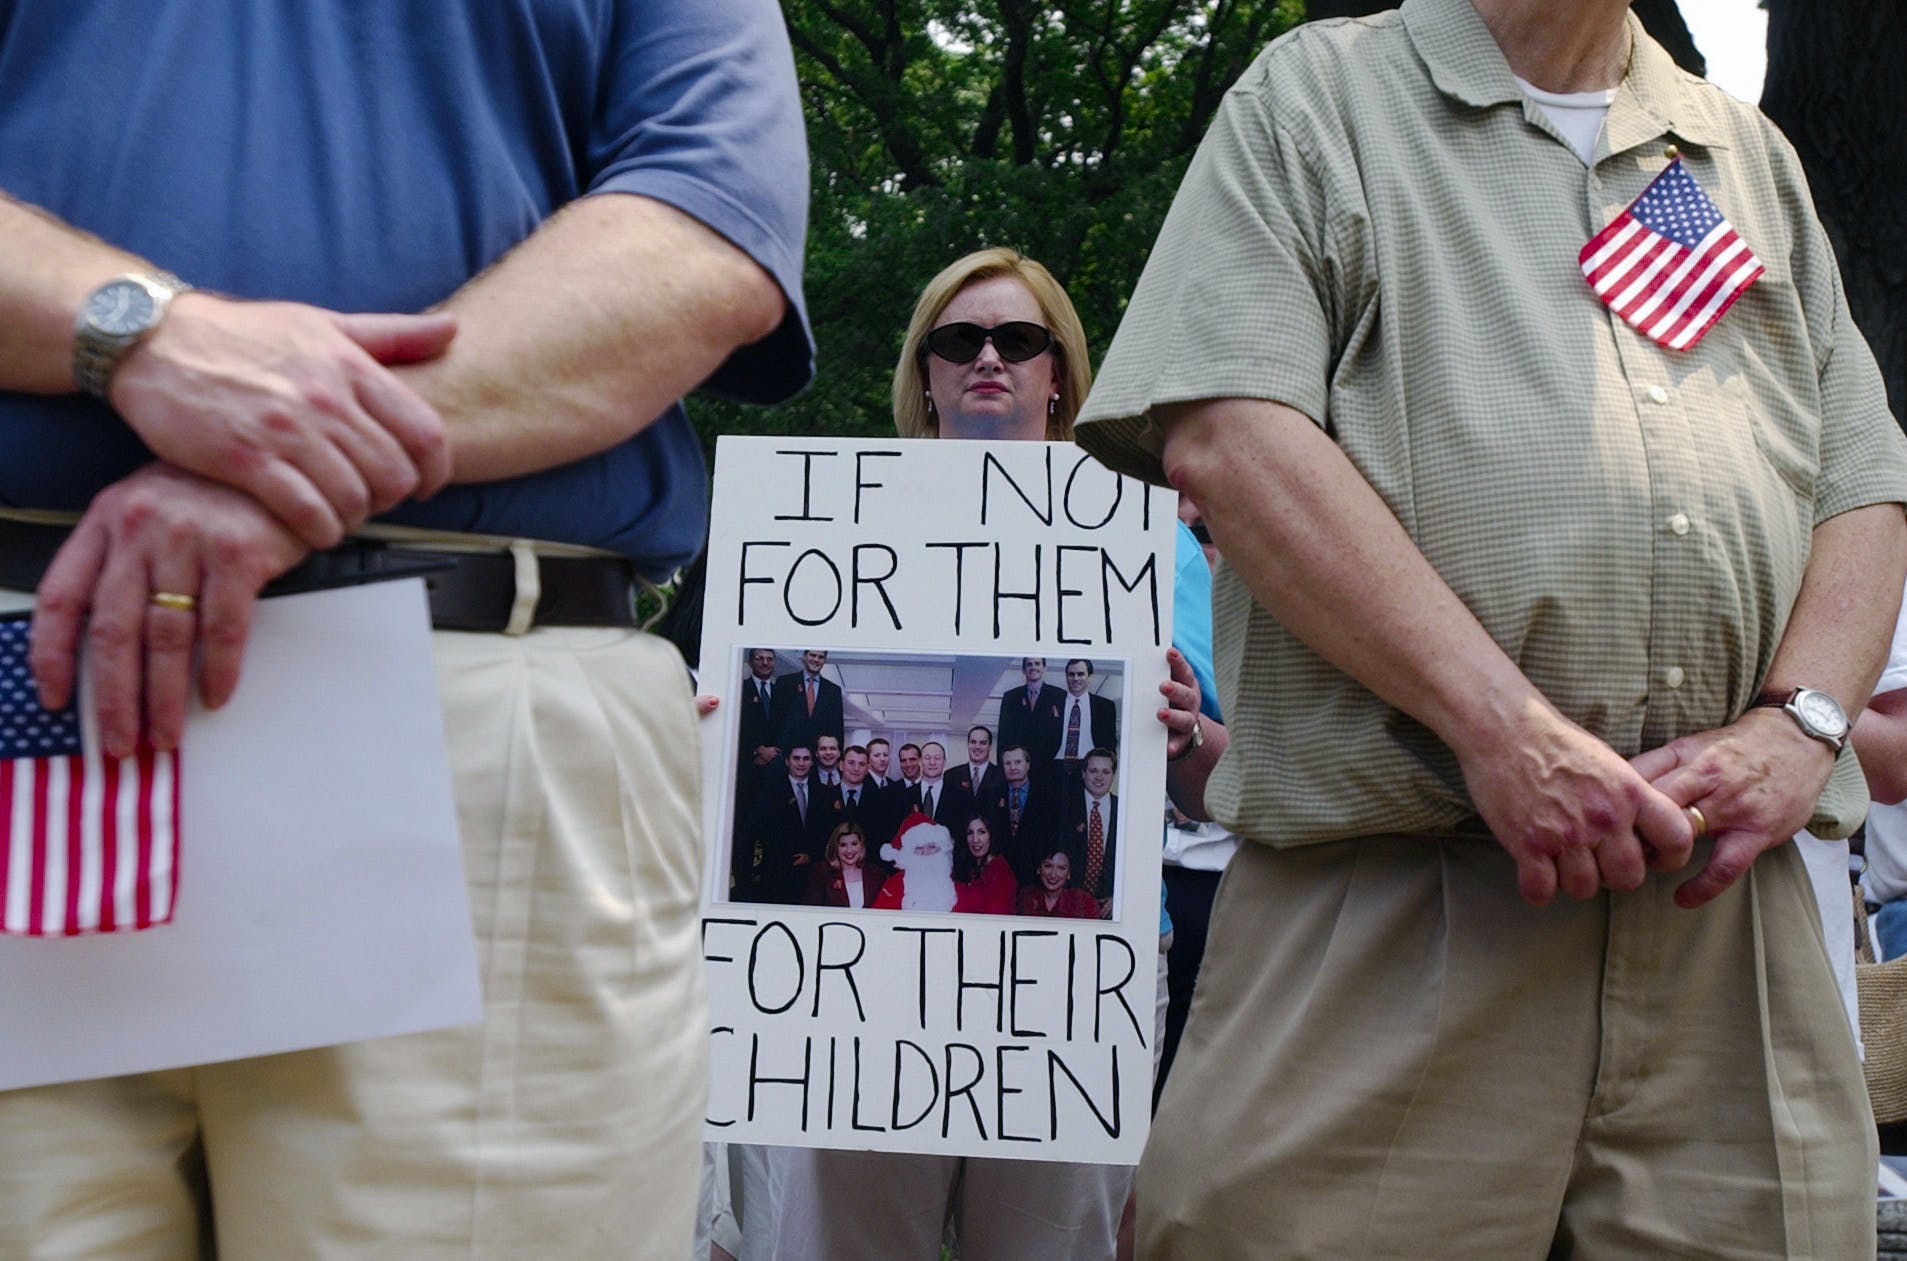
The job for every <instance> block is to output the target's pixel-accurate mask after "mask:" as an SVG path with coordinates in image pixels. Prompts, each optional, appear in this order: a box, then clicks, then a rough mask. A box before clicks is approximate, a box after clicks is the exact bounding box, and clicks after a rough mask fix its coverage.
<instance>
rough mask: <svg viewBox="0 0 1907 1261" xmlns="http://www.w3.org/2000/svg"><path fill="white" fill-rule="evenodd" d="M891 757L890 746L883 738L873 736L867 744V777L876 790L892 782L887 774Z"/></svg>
mask: <svg viewBox="0 0 1907 1261" xmlns="http://www.w3.org/2000/svg"><path fill="white" fill-rule="evenodd" d="M891 756H892V754H891V752H890V746H889V745H888V742H887V740H886V739H885V738H884V737H882V736H875V737H874V738H873V739H872V740H869V741H868V742H867V777H868V779H869V780H870V781H872V783H873V784H874V786H875V787H876V788H886V787H887V786H888V785H889V784H892V783H893V782H894V781H893V778H892V777H891V776H889V775H888V773H887V764H888V759H889V758H890V757H891Z"/></svg>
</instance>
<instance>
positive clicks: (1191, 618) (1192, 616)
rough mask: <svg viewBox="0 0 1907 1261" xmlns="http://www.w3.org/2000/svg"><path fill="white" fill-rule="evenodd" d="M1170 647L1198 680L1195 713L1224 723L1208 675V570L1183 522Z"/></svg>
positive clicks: (1215, 681)
mask: <svg viewBox="0 0 1907 1261" xmlns="http://www.w3.org/2000/svg"><path fill="white" fill-rule="evenodd" d="M1172 646H1173V647H1174V648H1177V649H1178V650H1179V652H1180V653H1181V654H1182V655H1183V656H1184V657H1185V663H1186V664H1187V665H1189V666H1191V667H1192V675H1193V677H1194V678H1196V679H1198V687H1199V712H1201V713H1203V714H1204V715H1205V716H1206V717H1207V718H1210V719H1211V720H1212V721H1213V722H1223V721H1225V717H1224V715H1223V714H1222V713H1220V712H1219V708H1218V679H1217V677H1216V676H1215V675H1214V674H1213V673H1212V568H1211V566H1209V565H1207V564H1206V563H1205V551H1204V549H1203V548H1201V547H1200V546H1199V543H1198V539H1197V538H1195V537H1193V535H1192V531H1191V528H1190V527H1189V526H1187V525H1186V524H1185V522H1183V521H1181V522H1179V552H1178V565H1177V569H1176V571H1175V572H1174V574H1173V583H1172Z"/></svg>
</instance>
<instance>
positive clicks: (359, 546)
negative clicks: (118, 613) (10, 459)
mask: <svg viewBox="0 0 1907 1261" xmlns="http://www.w3.org/2000/svg"><path fill="white" fill-rule="evenodd" d="M69 533H71V527H70V526H63V525H42V524H38V523H34V522H25V521H12V520H7V519H5V518H0V587H10V588H12V589H14V590H16V591H32V590H33V589H34V588H36V587H38V586H39V583H40V578H41V577H42V576H43V575H44V574H45V573H46V567H47V565H49V564H50V563H52V560H53V554H54V552H56V551H58V550H59V546H60V544H61V543H63V542H64V541H65V540H66V536H67V535H68V534H69ZM536 567H537V577H538V586H539V594H538V597H537V601H536V610H535V612H534V614H533V615H532V617H531V619H530V625H532V626H633V627H643V628H647V627H649V626H652V625H654V624H655V623H656V622H657V621H658V620H660V619H661V617H662V615H663V614H664V613H666V612H668V609H669V605H670V604H671V603H672V602H673V601H674V599H675V594H676V590H675V587H676V584H675V582H674V581H673V580H671V581H670V582H668V583H666V584H661V585H658V584H655V583H651V582H648V581H645V580H644V579H643V578H642V577H641V576H639V575H638V574H637V573H636V570H635V566H634V565H633V564H631V563H630V562H629V561H627V560H624V559H622V558H621V557H617V556H539V557H537V558H536ZM413 576H418V577H422V578H423V579H424V585H425V587H426V589H427V591H428V594H429V600H430V622H431V625H432V626H434V627H436V628H437V629H438V630H455V631H501V630H503V629H504V628H505V627H506V626H508V625H509V623H510V612H511V608H512V606H513V605H514V604H515V603H516V590H517V586H516V558H515V557H514V556H512V555H511V554H510V553H508V552H440V551H432V550H430V549H429V548H419V547H397V546H390V545H387V544H385V543H382V542H379V541H377V540H370V539H352V540H349V541H347V542H346V543H344V544H343V545H342V546H340V547H335V548H332V549H330V550H328V551H323V552H313V553H312V554H311V555H310V556H308V557H306V558H305V560H304V561H303V562H302V563H300V564H299V565H298V566H297V567H296V568H294V569H292V570H290V571H288V572H287V573H285V574H283V575H282V576H280V577H279V578H277V579H275V580H273V581H272V582H271V583H269V584H268V585H267V586H266V587H265V590H264V592H263V593H262V594H264V595H267V596H274V595H290V594H292V593H294V592H299V591H315V590H320V589H322V588H325V587H347V586H355V585H357V584H359V583H365V582H379V581H383V580H387V579H394V578H408V577H413Z"/></svg>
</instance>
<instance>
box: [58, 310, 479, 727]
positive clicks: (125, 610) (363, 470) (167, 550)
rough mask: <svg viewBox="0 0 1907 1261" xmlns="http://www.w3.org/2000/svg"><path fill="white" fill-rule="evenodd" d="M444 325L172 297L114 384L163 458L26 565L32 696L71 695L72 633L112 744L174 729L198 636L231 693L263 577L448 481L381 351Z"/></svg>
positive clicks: (436, 436)
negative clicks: (41, 560)
mask: <svg viewBox="0 0 1907 1261" xmlns="http://www.w3.org/2000/svg"><path fill="white" fill-rule="evenodd" d="M455 333H456V321H455V319H454V318H453V317H451V316H449V315H421V316H419V315H378V314H373V315H345V314H340V313H338V312H334V311H325V310H321V309H319V308H317V307H309V306H302V305H299V304H297V303H290V302H240V301H235V300H232V299H227V298H221V297H218V296H216V295H213V294H207V293H199V292H193V293H187V294H184V295H182V296H181V297H179V298H178V299H176V300H175V301H174V303H173V307H172V310H171V311H170V313H169V314H168V316H167V318H166V320H165V322H164V323H163V324H161V325H160V327H159V329H158V331H157V332H155V333H154V334H153V335H152V336H151V337H150V338H148V339H147V340H146V341H145V342H144V343H142V344H141V345H140V346H139V347H137V348H136V349H135V350H134V351H133V352H132V353H131V354H129V355H128V356H127V357H126V359H125V361H124V362H123V363H122V364H121V365H120V367H119V369H118V371H116V372H115V373H114V375H113V382H112V389H111V395H112V402H113V405H114V406H115V407H116V408H117V409H118V411H119V413H120V414H121V416H123V417H124V418H125V420H126V423H127V424H128V425H130V426H131V427H132V429H133V430H134V431H135V432H137V433H138V434H139V436H140V437H141V438H142V439H143V440H144V441H145V443H146V445H147V446H148V447H149V448H150V449H151V450H152V451H153V452H154V453H155V454H156V455H157V456H158V457H159V462H156V463H153V464H150V465H148V466H146V467H145V468H143V469H140V470H139V471H138V472H136V473H134V474H132V475H131V476H130V477H127V478H125V479H124V480H122V481H120V482H118V483H116V484H114V485H112V486H109V487H107V488H106V489H105V490H103V491H101V492H100V493H99V494H98V495H97V496H95V497H94V499H93V501H92V503H91V504H89V505H88V506H87V510H86V513H85V515H84V516H83V517H82V518H81V520H80V523H79V525H78V526H77V527H76V528H75V529H74V531H73V533H72V535H71V536H70V537H69V538H68V539H67V541H66V543H65V544H64V545H63V546H62V547H61V548H60V551H59V553H58V554H57V555H56V556H55V557H54V559H53V563H52V564H51V565H50V566H49V567H48V568H47V572H46V574H45V576H44V577H43V578H42V579H41V582H40V587H39V592H38V599H37V602H36V605H35V610H34V622H33V647H32V654H31V664H32V668H33V676H34V680H35V682H36V684H37V685H38V688H39V692H40V699H41V703H42V704H44V705H46V706H48V707H49V708H52V709H61V708H64V707H65V706H66V705H67V704H68V703H69V702H70V701H71V700H72V697H73V692H74V685H75V681H76V677H77V668H78V667H77V663H78V654H79V648H80V644H81V642H82V640H83V641H84V644H85V647H86V654H87V658H88V661H89V664H90V670H91V677H92V683H93V697H94V702H95V706H96V709H97V711H98V716H99V730H100V744H101V747H102V750H103V751H104V752H105V754H106V755H107V756H109V757H122V756H125V755H126V754H128V753H130V752H132V751H133V749H134V748H135V747H137V744H138V742H139V740H140V739H141V738H142V737H143V738H144V739H145V740H147V741H149V742H150V743H151V744H152V745H153V746H154V747H156V748H160V749H167V748H171V747H173V746H174V745H176V744H177V743H178V739H179V732H180V729H181V728H182V727H183V725H184V722H185V707H186V700H187V697H188V695H189V693H190V690H191V680H192V670H193V659H194V650H195V648H196V649H198V650H199V657H200V662H199V664H200V669H201V671H202V673H201V695H202V697H203V699H204V701H205V703H206V704H207V705H208V706H210V707H213V708H216V707H217V706H219V705H221V704H223V703H224V702H225V701H226V700H227V699H228V698H230V696H231V694H232V691H233V689H234V688H236V687H237V685H238V675H239V665H240V661H241V659H242V657H243V655H244V650H245V641H246V637H247V635H248V634H249V631H250V626H251V613H252V606H253V602H254V601H255V600H256V599H257V596H258V592H259V590H260V589H261V588H262V587H263V586H264V585H265V583H267V582H269V581H270V580H271V579H272V578H274V577H276V576H277V575H278V574H281V573H283V572H284V571H285V570H287V569H289V568H291V567H292V566H293V565H295V564H297V563H298V561H299V560H300V559H302V558H303V556H304V555H305V552H306V549H307V548H308V547H330V546H333V545H335V544H336V543H338V542H339V541H340V540H342V538H343V537H344V535H345V533H346V531H348V530H351V529H353V528H355V527H357V526H358V525H360V524H362V522H363V521H364V520H365V518H366V517H368V516H369V515H370V514H372V513H375V512H380V511H383V510H384V509H386V508H389V507H392V506H393V505H395V504H397V503H398V502H400V501H401V500H403V499H405V498H407V497H411V496H417V497H422V496H425V495H428V494H431V493H434V492H435V491H436V490H437V489H438V488H439V487H441V486H442V485H443V484H444V483H445V482H446V481H447V480H448V479H449V476H450V448H449V445H448V443H447V441H446V438H445V434H444V425H443V421H442V419H441V417H439V416H438V414H437V412H436V411H435V410H434V409H433V408H432V407H431V406H430V405H429V404H428V403H426V402H425V401H424V400H423V399H422V398H421V397H419V396H418V395H417V394H416V393H414V392H413V391H412V390H411V389H410V388H409V387H408V386H406V385H404V384H403V383H402V382H400V381H399V380H398V378H397V377H396V375H395V374H394V373H392V372H391V371H390V370H389V368H388V367H387V366H386V365H390V364H401V363H409V362H415V361H418V360H422V359H428V358H431V357H432V356H435V355H437V354H440V353H442V351H443V350H444V348H445V347H446V346H447V345H448V344H449V343H450V340H451V338H452V337H453V336H454V335H455ZM155 593H166V594H167V595H169V596H171V597H182V599H173V600H169V601H167V602H155V601H154V599H153V596H154V594H155Z"/></svg>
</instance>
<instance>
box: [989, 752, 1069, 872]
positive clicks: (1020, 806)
mask: <svg viewBox="0 0 1907 1261" xmlns="http://www.w3.org/2000/svg"><path fill="white" fill-rule="evenodd" d="M1049 760H1050V759H1049ZM1033 766H1034V760H1033V755H1032V753H1031V752H1030V751H1029V750H1028V749H1027V748H1026V747H1025V746H1023V745H1018V744H1009V745H1005V746H1004V747H1002V748H1001V750H1000V774H1001V777H1002V778H1003V779H1004V780H1005V781H1006V787H1005V792H1004V796H1005V812H1004V822H1003V825H1002V826H1001V827H1000V829H999V832H1000V837H1001V842H1000V850H1001V852H1002V853H1004V854H1005V855H1006V857H1007V861H1009V862H1011V863H1012V864H1013V871H1014V874H1015V875H1017V876H1018V877H1019V880H1020V883H1021V884H1032V883H1034V882H1035V880H1036V879H1037V877H1038V875H1039V866H1040V859H1042V858H1044V857H1045V856H1046V855H1047V854H1048V853H1050V852H1052V851H1051V846H1052V843H1053V839H1054V837H1055V836H1056V835H1057V834H1058V831H1057V828H1056V826H1055V824H1054V818H1053V803H1054V796H1053V787H1052V785H1051V784H1040V783H1036V782H1035V781H1034V779H1033Z"/></svg>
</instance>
